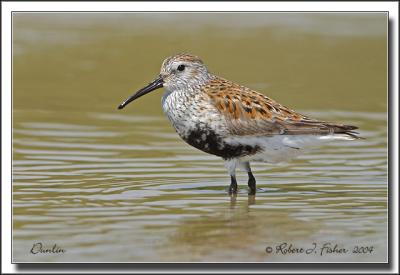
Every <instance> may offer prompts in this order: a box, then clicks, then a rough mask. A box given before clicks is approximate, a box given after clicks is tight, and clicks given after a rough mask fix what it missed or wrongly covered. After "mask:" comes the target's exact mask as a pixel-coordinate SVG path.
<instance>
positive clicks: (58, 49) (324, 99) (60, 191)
mask: <svg viewBox="0 0 400 275" xmlns="http://www.w3.org/2000/svg"><path fill="white" fill-rule="evenodd" d="M102 16H103V17H102ZM182 16H183V15H182ZM204 16H206V15H203V17H204ZM208 16H209V18H208V19H207V18H206V19H202V17H201V16H200V15H196V16H194V17H193V18H192V20H193V21H190V22H191V24H187V26H186V27H184V26H182V25H180V27H179V28H176V29H175V30H174V32H173V33H171V34H168V35H167V34H166V33H165V28H168V26H175V25H176V24H177V22H183V19H184V17H182V18H181V17H180V16H178V15H176V16H174V17H171V18H172V19H171V18H169V19H168V16H165V17H161V18H159V17H157V16H155V15H147V17H146V15H143V14H142V15H140V16H139V15H135V14H129V15H121V14H120V15H110V14H109V15H101V14H98V15H97V16H94V15H93V14H92V15H90V16H85V14H80V15H76V14H75V15H72V14H70V15H62V16H53V15H43V14H36V15H31V14H17V15H15V16H14V24H15V25H14V60H13V62H14V72H13V73H14V90H13V259H14V261H16V262H26V261H29V262H52V261H57V262H62V261H79V262H82V261H83V262H87V261H93V262H110V261H112V262H120V261H123V262H138V261H146V262H148V261H211V262H215V261H244V262H247V261H252V262H258V261H261V262H264V261H279V262H282V261H324V262H326V261H357V262H359V261H361V262H364V261H374V262H376V261H385V260H386V258H387V252H386V249H387V223H388V220H387V195H388V184H387V182H388V179H387V176H388V175H387V139H386V136H387V116H386V75H387V74H386V67H385V66H386V59H385V58H386V36H385V32H384V31H385V18H384V17H383V16H382V15H379V16H377V15H369V17H368V16H364V17H362V16H360V15H357V16H346V17H343V16H336V17H335V16H333V15H329V16H325V15H319V16H315V15H314V16H311V17H307V16H293V17H292V18H291V20H289V21H288V20H286V19H285V17H282V16H281V17H279V16H276V15H274V16H272V17H271V18H272V19H271V18H270V19H268V20H266V19H265V18H269V17H268V14H260V15H257V16H255V15H252V16H251V17H253V18H254V21H251V20H250V19H249V17H246V21H245V20H244V21H243V22H252V23H247V24H242V25H241V24H237V25H234V26H232V24H227V22H230V21H229V20H228V19H229V16H228V17H226V16H227V15H224V16H225V17H224V16H222V17H221V18H220V19H219V20H218V18H216V17H213V16H211V17H210V15H208ZM235 16H240V15H238V14H236V15H235ZM185 18H186V19H187V17H185ZM155 19H157V20H158V21H157V20H155ZM196 20H197V21H196ZM296 20H297V21H296ZM231 21H232V22H237V20H231ZM157 22H162V24H157ZM185 22H186V21H185ZM207 22H208V23H207ZM131 26H132V27H131ZM143 26H145V27H146V28H145V30H147V31H146V32H145V31H144V29H143V28H142V27H143ZM299 26H300V27H299ZM301 26H302V27H301ZM343 26H345V31H344V30H342V28H343ZM351 27H353V33H357V35H351V34H352V29H351ZM221 30H226V31H225V32H221ZM349 32H350V34H349ZM209 41H215V44H213V47H210V46H209V44H208V43H210V42H209ZM221 43H222V45H221ZM145 50H146V51H145ZM182 50H186V51H189V52H193V53H195V54H198V55H199V56H201V57H202V58H203V59H204V61H205V62H206V64H209V66H210V69H212V71H213V72H218V74H220V75H222V76H224V77H226V78H229V79H232V80H235V81H237V82H239V83H241V84H244V85H246V86H249V87H252V88H254V89H257V90H260V91H263V92H264V93H266V94H268V95H269V96H271V97H272V98H275V99H277V100H279V101H281V102H282V103H284V104H285V105H288V106H290V107H293V108H295V109H298V110H299V111H301V112H302V113H305V114H308V115H310V116H312V117H316V118H319V119H323V120H331V121H340V122H345V123H347V124H354V125H357V126H359V127H360V133H361V135H362V136H363V137H365V139H363V140H357V141H352V142H347V141H346V142H336V143H332V144H330V145H329V146H325V147H322V148H319V149H317V150H314V151H311V152H310V153H307V154H304V155H303V156H301V157H299V158H297V159H294V160H293V161H291V162H288V163H282V164H277V165H269V164H262V163H254V164H253V170H254V174H255V176H256V179H257V185H258V188H259V190H258V192H257V195H256V196H255V197H254V196H248V195H247V189H246V181H247V178H246V177H245V174H244V173H239V177H238V182H239V185H240V191H239V194H238V195H237V196H232V197H231V196H229V195H228V194H227V192H226V189H227V186H228V184H229V178H228V176H227V172H226V170H225V168H224V166H223V162H222V161H221V160H220V159H218V158H216V157H214V156H211V155H206V154H204V153H202V152H200V151H197V150H196V149H193V148H191V147H190V146H188V145H186V144H185V143H184V142H183V141H181V140H180V139H179V138H178V136H177V135H176V134H175V132H174V130H173V129H172V128H171V127H170V125H169V123H168V121H167V119H166V118H165V117H164V116H163V115H162V112H161V108H160V95H161V92H158V93H157V92H156V93H154V94H152V95H148V96H146V97H144V98H141V99H140V101H137V102H135V103H132V104H131V105H129V106H128V107H127V108H126V109H124V110H123V111H119V110H117V109H116V107H117V106H118V104H119V103H120V102H121V101H122V100H124V99H125V98H126V97H127V96H129V95H130V93H132V92H133V91H134V90H135V89H137V88H140V87H141V86H142V85H143V84H146V83H148V82H149V81H150V80H151V79H153V78H154V76H155V75H156V74H157V73H158V70H159V66H160V63H161V61H162V59H163V58H164V57H165V56H168V55H169V54H171V53H174V52H179V51H182ZM255 60H256V61H259V60H268V64H265V62H264V61H263V62H261V63H254V61H255ZM38 242H41V243H43V245H44V246H46V247H52V246H53V245H54V244H56V245H57V247H60V248H62V249H64V250H65V253H58V254H55V253H38V254H32V253H30V250H31V248H32V245H33V244H34V243H38ZM282 243H288V244H292V247H297V248H301V247H302V248H305V249H310V248H312V247H313V243H316V246H317V247H316V249H315V252H314V251H312V253H310V254H306V253H300V252H298V253H290V252H288V253H286V254H283V253H281V252H278V251H276V246H278V245H279V244H282ZM327 243H330V245H331V247H333V246H334V245H335V244H337V245H338V247H339V248H341V247H342V248H346V249H348V251H347V252H346V253H330V254H329V253H327V252H326V251H327V250H323V253H322V255H321V253H320V252H321V247H322V246H323V245H327ZM356 246H362V247H365V246H367V247H373V251H372V252H366V253H353V249H354V248H355V247H356ZM267 247H272V249H273V251H272V252H271V253H267V252H266V249H267Z"/></svg>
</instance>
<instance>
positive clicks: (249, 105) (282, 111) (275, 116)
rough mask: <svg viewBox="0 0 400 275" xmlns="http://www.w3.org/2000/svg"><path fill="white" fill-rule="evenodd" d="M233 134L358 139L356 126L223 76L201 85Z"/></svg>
mask: <svg viewBox="0 0 400 275" xmlns="http://www.w3.org/2000/svg"><path fill="white" fill-rule="evenodd" d="M203 89H204V92H206V93H207V94H208V95H209V98H210V101H211V104H213V105H214V106H215V108H216V109H218V111H219V112H220V113H221V114H223V115H224V117H225V118H226V122H227V125H228V128H229V131H230V133H231V134H232V135H238V136H247V135H257V136H261V135H330V134H345V135H348V136H349V137H352V138H358V137H357V132H354V131H353V130H355V129H357V127H356V126H351V125H343V124H336V123H330V122H326V121H319V120H315V119H311V118H309V117H307V116H304V115H301V114H299V113H296V112H294V111H293V110H290V109H289V108H287V107H285V106H283V105H281V104H279V103H277V102H276V101H274V100H272V99H270V98H268V97H267V96H265V95H263V94H261V93H258V92H256V91H253V90H251V89H249V88H246V87H244V86H240V85H238V84H235V83H232V82H230V81H228V80H225V79H222V78H215V79H214V80H212V81H210V82H209V84H208V85H207V86H206V87H204V88H203Z"/></svg>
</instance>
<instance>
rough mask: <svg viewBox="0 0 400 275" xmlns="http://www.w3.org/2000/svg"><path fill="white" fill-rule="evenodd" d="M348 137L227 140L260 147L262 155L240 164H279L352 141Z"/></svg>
mask: <svg viewBox="0 0 400 275" xmlns="http://www.w3.org/2000/svg"><path fill="white" fill-rule="evenodd" d="M352 139H353V138H352V137H350V136H348V135H338V134H335V135H326V136H317V135H286V136H284V135H276V136H271V137H265V136H241V137H231V138H227V139H225V141H226V142H228V143H230V144H235V143H237V144H245V145H250V146H255V145H257V146H259V147H260V148H261V150H260V153H257V154H254V155H251V156H246V157H242V158H239V159H238V160H239V162H247V161H262V162H270V163H277V162H282V161H287V160H289V159H291V158H293V157H296V156H297V155H299V154H302V153H304V152H305V151H307V150H309V149H312V148H314V147H318V146H321V145H323V144H325V143H328V142H330V141H333V140H352Z"/></svg>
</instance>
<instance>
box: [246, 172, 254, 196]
mask: <svg viewBox="0 0 400 275" xmlns="http://www.w3.org/2000/svg"><path fill="white" fill-rule="evenodd" d="M247 174H248V175H249V181H248V183H247V185H248V186H249V195H255V194H256V179H255V178H254V176H253V173H252V172H251V171H250V172H248V173H247Z"/></svg>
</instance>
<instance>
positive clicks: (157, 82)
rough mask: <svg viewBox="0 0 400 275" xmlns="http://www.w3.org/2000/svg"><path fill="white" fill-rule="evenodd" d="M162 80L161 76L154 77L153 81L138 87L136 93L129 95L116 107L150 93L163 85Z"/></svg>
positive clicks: (121, 106) (122, 106)
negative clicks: (140, 87)
mask: <svg viewBox="0 0 400 275" xmlns="http://www.w3.org/2000/svg"><path fill="white" fill-rule="evenodd" d="M163 84H164V81H163V80H162V78H161V76H160V77H158V78H156V79H155V80H154V81H153V82H151V83H149V84H148V85H147V86H146V87H144V88H142V89H140V90H139V91H137V92H136V93H134V94H133V95H132V96H131V97H129V98H128V99H127V100H125V101H124V102H122V103H121V104H120V105H119V106H118V109H122V108H124V107H125V106H126V105H128V104H129V103H131V102H132V101H134V100H135V99H137V98H139V97H141V96H143V95H145V94H148V93H150V92H151V91H154V90H156V89H159V88H161V87H162V86H163Z"/></svg>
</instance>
